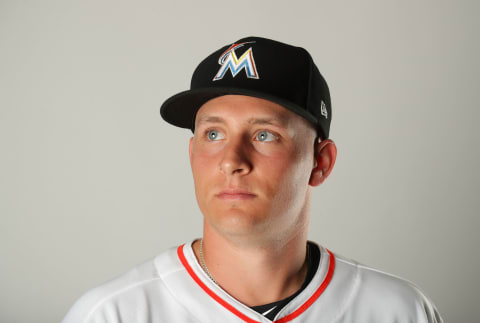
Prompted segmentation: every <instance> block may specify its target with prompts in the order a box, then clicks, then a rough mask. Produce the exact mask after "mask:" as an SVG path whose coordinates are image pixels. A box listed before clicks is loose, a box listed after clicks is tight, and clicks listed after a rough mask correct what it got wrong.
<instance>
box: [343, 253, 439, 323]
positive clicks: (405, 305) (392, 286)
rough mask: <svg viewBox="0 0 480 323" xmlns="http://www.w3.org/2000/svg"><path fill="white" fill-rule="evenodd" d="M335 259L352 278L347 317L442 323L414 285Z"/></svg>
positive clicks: (348, 260) (436, 312) (389, 275)
mask: <svg viewBox="0 0 480 323" xmlns="http://www.w3.org/2000/svg"><path fill="white" fill-rule="evenodd" d="M335 259H336V264H337V268H336V269H337V270H339V271H340V272H342V271H344V272H349V273H350V275H351V277H352V285H351V297H350V300H349V305H348V307H347V308H348V309H349V310H346V312H345V313H346V314H347V315H349V314H350V315H351V314H352V313H355V316H357V319H358V318H359V316H361V317H369V318H373V317H375V318H376V319H375V321H379V322H390V321H392V320H393V318H396V319H397V321H399V322H404V321H405V322H410V321H412V322H436V323H438V322H442V319H441V317H440V315H439V313H438V311H437V309H436V307H435V305H434V304H433V302H432V301H431V300H430V299H429V298H428V297H427V296H426V294H425V293H424V292H423V291H422V290H420V288H418V286H416V285H415V284H414V283H412V282H410V281H408V280H406V279H403V278H401V277H398V276H396V275H392V274H389V273H386V272H384V271H381V270H378V269H375V268H372V267H369V266H366V265H362V264H360V263H358V262H356V261H353V260H350V259H346V258H344V257H341V256H338V255H335ZM349 312H350V313H349ZM359 321H360V320H359Z"/></svg>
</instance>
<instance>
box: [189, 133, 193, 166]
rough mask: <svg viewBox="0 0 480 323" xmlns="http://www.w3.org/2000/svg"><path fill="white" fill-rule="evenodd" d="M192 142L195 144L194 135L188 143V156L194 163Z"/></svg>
mask: <svg viewBox="0 0 480 323" xmlns="http://www.w3.org/2000/svg"><path fill="white" fill-rule="evenodd" d="M192 144H193V137H192V138H190V142H189V144H188V156H189V157H190V163H192Z"/></svg>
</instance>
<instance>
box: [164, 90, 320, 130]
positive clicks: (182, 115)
mask: <svg viewBox="0 0 480 323" xmlns="http://www.w3.org/2000/svg"><path fill="white" fill-rule="evenodd" d="M229 94H235V95H247V96H253V97H256V98H260V99H265V100H269V101H272V102H275V103H277V104H280V105H281V106H283V107H285V108H286V109H288V110H290V111H292V112H294V113H296V114H298V115H300V116H302V117H304V118H305V119H307V120H308V121H310V122H312V123H313V124H316V123H317V119H316V118H315V117H314V116H313V115H312V114H310V113H309V112H307V111H305V110H304V109H303V108H301V107H299V106H298V105H297V104H295V103H292V102H290V101H287V100H285V99H282V98H279V97H276V96H272V95H269V94H266V93H263V92H259V91H252V90H247V89H242V88H234V87H228V88H227V87H209V88H198V89H194V90H187V91H183V92H180V93H178V94H176V95H174V96H172V97H170V98H168V99H167V100H166V101H165V102H164V103H163V104H162V106H161V107H160V115H161V116H162V118H163V119H164V120H165V121H167V122H168V123H170V124H172V125H174V126H177V127H181V128H188V129H191V130H192V131H193V130H194V126H195V116H196V113H197V111H198V109H200V107H201V106H202V105H203V104H204V103H206V102H207V101H209V100H211V99H213V98H216V97H219V96H222V95H229Z"/></svg>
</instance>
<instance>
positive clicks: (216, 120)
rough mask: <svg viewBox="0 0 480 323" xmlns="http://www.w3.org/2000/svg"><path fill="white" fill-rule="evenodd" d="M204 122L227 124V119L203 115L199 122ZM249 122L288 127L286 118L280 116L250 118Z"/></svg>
mask: <svg viewBox="0 0 480 323" xmlns="http://www.w3.org/2000/svg"><path fill="white" fill-rule="evenodd" d="M202 123H223V124H225V123H226V121H225V119H223V118H221V117H218V116H209V115H206V116H203V117H201V118H200V119H198V124H199V125H200V124H202ZM247 123H249V124H252V125H272V126H279V127H283V128H286V127H287V120H286V119H279V118H250V119H248V120H247Z"/></svg>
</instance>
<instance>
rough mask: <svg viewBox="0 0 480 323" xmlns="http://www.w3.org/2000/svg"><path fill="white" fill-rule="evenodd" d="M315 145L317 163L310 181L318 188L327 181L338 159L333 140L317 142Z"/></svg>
mask: <svg viewBox="0 0 480 323" xmlns="http://www.w3.org/2000/svg"><path fill="white" fill-rule="evenodd" d="M315 145H316V147H315V152H316V156H315V163H314V168H313V169H312V173H311V175H310V180H309V184H310V185H311V186H318V185H320V184H322V183H323V182H324V181H325V180H326V179H327V177H328V176H329V175H330V173H331V172H332V169H333V166H334V165H335V160H336V159H337V146H336V145H335V143H334V142H333V141H332V140H331V139H326V140H322V141H320V142H316V143H315Z"/></svg>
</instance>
